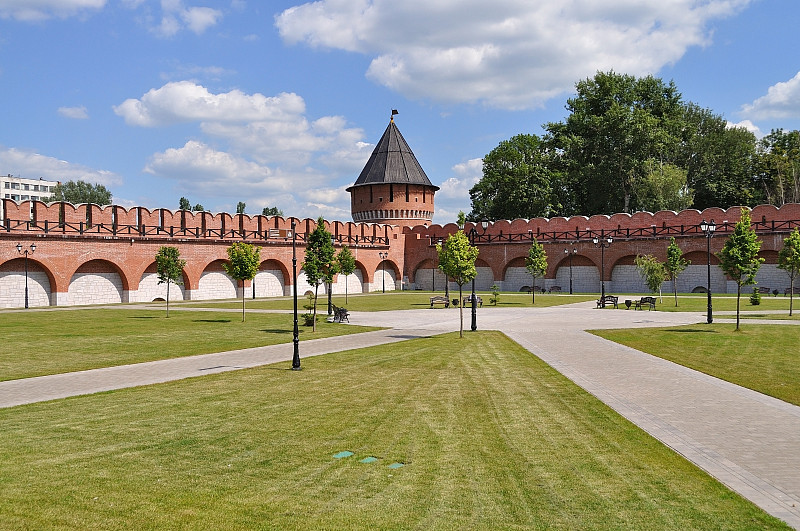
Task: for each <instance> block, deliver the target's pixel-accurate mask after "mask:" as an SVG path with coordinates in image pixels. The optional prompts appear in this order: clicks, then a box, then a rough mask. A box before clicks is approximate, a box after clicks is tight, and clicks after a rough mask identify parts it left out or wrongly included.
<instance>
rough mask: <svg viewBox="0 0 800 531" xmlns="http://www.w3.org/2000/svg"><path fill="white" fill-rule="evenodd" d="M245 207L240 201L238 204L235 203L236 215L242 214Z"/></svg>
mask: <svg viewBox="0 0 800 531" xmlns="http://www.w3.org/2000/svg"><path fill="white" fill-rule="evenodd" d="M246 206H247V205H246V204H245V203H243V202H242V201H239V202H238V203H236V213H237V214H244V209H245V207H246Z"/></svg>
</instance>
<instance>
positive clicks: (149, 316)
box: [128, 315, 162, 319]
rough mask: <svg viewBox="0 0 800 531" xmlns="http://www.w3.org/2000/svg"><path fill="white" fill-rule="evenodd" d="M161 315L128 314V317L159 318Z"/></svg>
mask: <svg viewBox="0 0 800 531" xmlns="http://www.w3.org/2000/svg"><path fill="white" fill-rule="evenodd" d="M161 317H162V316H156V315H129V316H128V319H161Z"/></svg>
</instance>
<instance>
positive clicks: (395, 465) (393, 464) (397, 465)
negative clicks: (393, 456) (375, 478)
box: [389, 463, 404, 468]
mask: <svg viewBox="0 0 800 531" xmlns="http://www.w3.org/2000/svg"><path fill="white" fill-rule="evenodd" d="M403 465H404V463H392V464H391V465H389V468H400V467H401V466H403Z"/></svg>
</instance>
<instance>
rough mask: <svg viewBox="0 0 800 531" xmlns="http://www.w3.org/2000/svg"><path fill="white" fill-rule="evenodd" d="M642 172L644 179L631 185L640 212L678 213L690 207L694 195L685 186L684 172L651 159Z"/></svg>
mask: <svg viewBox="0 0 800 531" xmlns="http://www.w3.org/2000/svg"><path fill="white" fill-rule="evenodd" d="M644 172H645V174H644V177H643V178H642V179H641V180H639V181H637V182H636V183H634V185H633V196H634V197H635V199H636V204H637V205H638V208H639V209H640V210H646V211H649V212H658V211H660V210H674V211H676V212H679V211H681V210H684V209H687V208H689V207H690V206H691V205H692V200H693V198H694V194H693V193H692V191H691V190H690V189H689V186H688V185H687V184H686V170H684V169H683V168H679V167H678V166H675V165H674V164H669V163H664V162H657V161H655V160H652V159H651V160H648V161H647V162H645V164H644Z"/></svg>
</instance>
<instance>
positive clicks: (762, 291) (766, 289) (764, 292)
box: [758, 287, 770, 295]
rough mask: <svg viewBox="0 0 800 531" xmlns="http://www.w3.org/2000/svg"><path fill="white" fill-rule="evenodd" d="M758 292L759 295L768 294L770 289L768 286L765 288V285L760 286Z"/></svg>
mask: <svg viewBox="0 0 800 531" xmlns="http://www.w3.org/2000/svg"><path fill="white" fill-rule="evenodd" d="M758 292H759V293H760V294H761V295H769V293H770V290H769V288H766V287H760V288H758Z"/></svg>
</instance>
